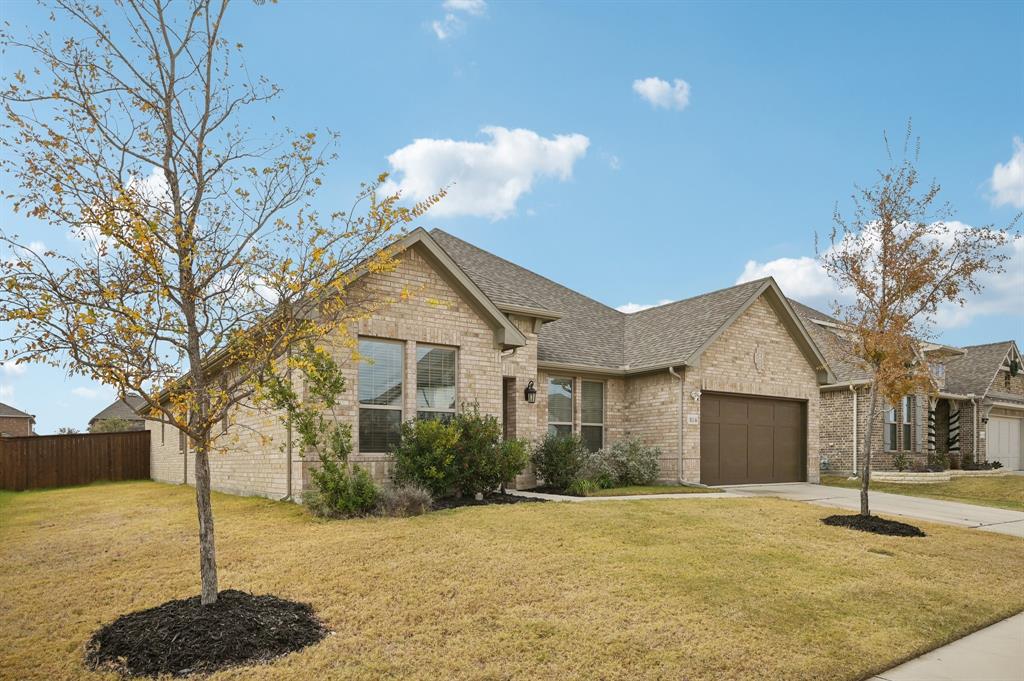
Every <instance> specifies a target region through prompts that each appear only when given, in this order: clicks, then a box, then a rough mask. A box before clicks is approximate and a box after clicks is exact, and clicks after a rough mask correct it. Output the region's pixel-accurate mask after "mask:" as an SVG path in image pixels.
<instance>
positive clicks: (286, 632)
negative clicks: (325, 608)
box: [85, 589, 328, 676]
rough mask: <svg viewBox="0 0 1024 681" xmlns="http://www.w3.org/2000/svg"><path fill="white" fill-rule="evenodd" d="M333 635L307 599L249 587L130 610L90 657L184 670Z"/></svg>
mask: <svg viewBox="0 0 1024 681" xmlns="http://www.w3.org/2000/svg"><path fill="white" fill-rule="evenodd" d="M327 634H328V631H327V628H326V627H324V625H323V623H322V622H321V621H320V620H319V619H317V617H316V615H314V614H313V608H312V607H311V606H309V605H307V604H305V603H296V602H294V601H286V600H284V599H281V598H277V597H275V596H254V595H252V594H247V593H245V592H242V591H236V590H234V589H227V590H225V591H221V592H220V595H219V596H218V598H217V602H216V603H214V604H212V605H202V604H201V603H200V602H199V596H193V597H192V598H186V599H183V600H178V601H168V602H167V603H164V604H163V605H158V606H157V607H155V608H150V609H149V610H140V611H139V612H133V613H131V614H128V615H123V616H121V617H119V618H117V619H116V620H114V621H113V622H111V623H110V624H108V625H106V626H104V627H103V628H102V629H100V630H99V631H97V632H96V633H95V634H93V637H92V638H91V639H90V640H89V643H88V645H87V646H86V653H85V659H86V663H87V664H88V665H89V666H90V667H91V668H93V669H97V670H113V671H116V672H118V673H120V674H122V675H125V676H157V675H159V674H172V675H174V676H185V675H186V674H193V673H206V672H212V671H216V670H218V669H223V668H225V667H231V666H234V665H240V664H251V663H255V662H267V661H269V660H272V659H274V658H276V657H280V656H281V655H285V654H287V653H291V652H294V651H296V650H301V649H302V648H305V647H306V646H308V645H312V644H313V643H316V642H317V641H319V640H321V639H322V638H324V637H325V636H326V635H327Z"/></svg>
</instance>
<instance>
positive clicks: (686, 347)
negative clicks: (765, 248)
mask: <svg viewBox="0 0 1024 681" xmlns="http://www.w3.org/2000/svg"><path fill="white" fill-rule="evenodd" d="M430 236H431V237H432V238H433V239H434V240H435V241H436V242H437V243H438V244H439V245H440V246H441V248H443V249H444V250H445V252H447V253H448V255H449V256H451V258H452V260H454V261H455V262H456V264H458V266H459V267H460V268H462V269H463V271H465V273H466V274H467V276H469V278H470V279H472V280H473V281H474V282H475V283H476V285H477V286H479V287H480V289H481V290H483V292H484V293H485V294H486V295H487V296H488V297H489V298H491V300H493V301H494V302H495V303H496V304H497V305H498V306H499V307H500V306H502V305H512V306H524V307H532V308H540V309H544V310H550V311H552V312H558V313H559V314H561V318H560V319H558V320H557V321H553V322H548V323H547V324H544V326H543V327H541V331H540V335H539V339H538V343H537V345H538V348H537V358H538V360H539V361H541V362H557V363H564V364H577V365H585V366H593V367H599V368H605V369H627V368H628V369H630V370H642V369H644V368H654V367H659V366H664V365H668V364H670V363H682V362H683V361H684V360H686V359H688V358H689V357H690V356H691V355H692V354H693V353H694V352H695V351H697V350H698V349H700V348H701V346H703V345H704V343H705V342H706V341H707V340H708V339H710V338H711V337H712V336H713V335H714V334H715V333H716V332H717V331H718V330H719V329H720V328H721V327H722V325H723V324H725V323H726V322H727V321H728V320H729V319H730V318H731V317H732V316H733V315H734V314H735V313H736V312H737V311H738V310H739V309H740V308H741V307H742V306H743V305H745V304H746V303H747V302H748V301H749V300H750V298H751V296H752V295H754V293H755V292H756V291H757V290H758V289H760V288H761V287H762V286H763V285H764V283H765V281H766V280H765V279H759V280H757V281H751V282H746V283H743V284H739V285H737V286H732V287H730V288H726V289H722V290H720V291H714V292H712V293H705V294H703V295H699V296H696V297H693V298H687V299H686V300H680V301H678V302H675V303H670V304H667V305H662V306H660V307H655V308H651V309H648V310H644V311H642V312H637V313H635V314H626V313H623V312H619V311H618V310H616V309H615V308H612V307H609V306H607V305H605V304H604V303H600V302H598V301H596V300H594V299H592V298H588V297H587V296H585V295H583V294H581V293H578V292H576V291H573V290H572V289H569V288H566V287H565V286H562V285H561V284H558V283H555V282H553V281H551V280H550V279H547V278H546V277H542V276H541V275H539V274H537V273H535V272H531V271H530V270H528V269H526V268H524V267H520V266H519V265H516V264H514V263H511V262H509V261H507V260H505V259H503V258H499V257H498V256H496V255H494V254H492V253H488V252H487V251H485V250H483V249H480V248H477V247H476V246H473V245H472V244H469V243H466V242H465V241H462V240H461V239H459V238H457V237H454V236H452V235H451V234H448V233H447V232H444V231H442V230H440V229H434V230H431V232H430Z"/></svg>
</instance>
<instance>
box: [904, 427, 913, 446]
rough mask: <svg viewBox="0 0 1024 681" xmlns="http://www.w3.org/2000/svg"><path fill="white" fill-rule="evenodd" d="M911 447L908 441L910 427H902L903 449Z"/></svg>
mask: <svg viewBox="0 0 1024 681" xmlns="http://www.w3.org/2000/svg"><path fill="white" fill-rule="evenodd" d="M910 445H911V440H910V426H909V425H905V426H903V449H906V450H909V449H910Z"/></svg>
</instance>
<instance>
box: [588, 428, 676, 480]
mask: <svg viewBox="0 0 1024 681" xmlns="http://www.w3.org/2000/svg"><path fill="white" fill-rule="evenodd" d="M602 456H603V457H604V458H606V459H607V461H608V464H607V465H608V468H609V470H610V472H611V475H612V478H613V480H614V484H615V485H617V486H627V485H649V484H651V483H652V482H654V481H655V480H657V479H658V471H659V468H658V459H660V458H661V450H660V449H658V448H657V447H647V446H645V445H644V444H643V443H642V442H640V440H639V439H638V438H636V437H633V436H629V437H625V438H623V439H621V440H619V441H618V442H616V443H615V444H614V445H612V447H611V449H610V450H608V449H605V450H602Z"/></svg>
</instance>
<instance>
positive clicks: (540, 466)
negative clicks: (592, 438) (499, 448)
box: [532, 433, 590, 490]
mask: <svg viewBox="0 0 1024 681" xmlns="http://www.w3.org/2000/svg"><path fill="white" fill-rule="evenodd" d="M589 458H590V452H588V451H587V447H586V445H584V444H583V440H582V438H580V436H579V435H577V434H576V433H573V434H572V435H554V434H551V433H549V434H548V435H547V436H545V438H544V439H543V440H541V442H540V444H538V445H537V447H536V448H534V450H533V455H532V459H533V465H534V467H535V468H536V469H537V474H538V475H539V476H540V477H541V478H542V479H543V480H544V483H545V484H547V485H550V486H551V487H554V488H555V489H563V490H564V489H567V488H568V487H569V485H571V484H572V483H573V482H574V481H575V480H576V479H577V478H578V477H579V474H580V471H581V470H583V468H584V465H585V464H586V463H587V461H588V459H589Z"/></svg>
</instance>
